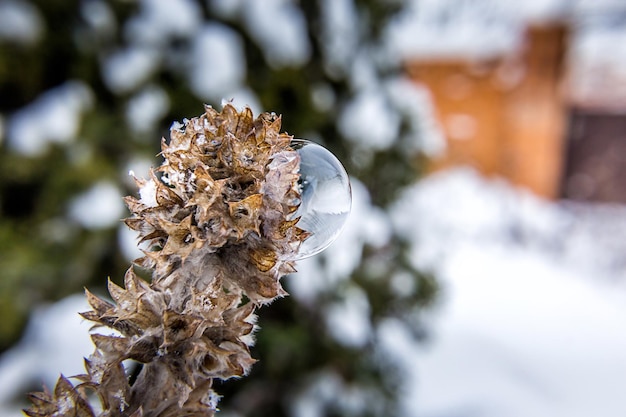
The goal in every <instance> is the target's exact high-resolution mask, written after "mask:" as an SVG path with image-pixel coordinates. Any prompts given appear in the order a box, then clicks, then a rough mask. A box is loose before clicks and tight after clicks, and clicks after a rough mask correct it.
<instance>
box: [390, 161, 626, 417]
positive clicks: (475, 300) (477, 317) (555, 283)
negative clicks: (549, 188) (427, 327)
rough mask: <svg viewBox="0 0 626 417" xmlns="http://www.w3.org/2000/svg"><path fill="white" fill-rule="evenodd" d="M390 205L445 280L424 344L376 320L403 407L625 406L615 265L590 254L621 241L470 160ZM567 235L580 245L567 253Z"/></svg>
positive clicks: (623, 313) (532, 410)
mask: <svg viewBox="0 0 626 417" xmlns="http://www.w3.org/2000/svg"><path fill="white" fill-rule="evenodd" d="M586 210H588V211H589V210H591V211H595V214H594V215H596V216H598V215H599V216H602V215H603V212H602V210H600V211H596V210H595V209H593V208H587V209H586ZM620 213H621V216H622V219H623V218H624V210H621V212H620ZM393 214H394V215H393V216H392V218H393V219H394V222H395V224H396V227H397V229H398V230H402V231H403V233H404V234H405V235H406V236H409V237H412V241H413V253H414V255H415V256H414V262H415V263H416V264H417V265H418V266H420V265H421V266H422V267H427V268H429V269H430V270H432V271H433V272H434V273H435V274H436V276H437V277H438V279H439V280H440V282H441V284H442V287H443V294H442V299H441V301H440V306H439V308H438V309H437V311H436V312H435V313H434V317H433V324H432V326H431V327H432V335H431V339H430V341H429V343H428V344H427V345H426V346H424V345H415V344H414V343H412V342H411V341H410V339H409V337H408V336H407V334H408V329H405V328H403V325H402V324H400V323H397V322H395V323H394V322H390V323H386V324H385V325H384V326H383V327H381V328H379V336H380V337H381V338H382V344H383V345H384V346H386V347H387V349H388V351H389V352H390V353H392V354H394V355H395V356H396V357H398V358H401V359H400V363H401V364H402V366H403V368H404V369H405V370H406V372H407V377H408V378H409V381H411V382H410V383H409V384H408V387H407V392H406V396H405V400H404V407H405V414H404V415H407V416H413V415H415V416H418V415H419V416H425V417H428V416H448V415H450V416H451V415H472V416H481V417H490V416H502V415H506V416H527V415H532V416H555V415H568V416H588V415H602V416H621V415H624V413H625V412H626V400H625V399H624V397H623V395H622V394H621V387H623V386H624V385H625V384H626V307H625V305H626V304H625V303H624V301H625V296H626V293H624V292H623V290H624V288H622V285H619V284H618V283H616V282H615V281H616V280H617V279H619V277H620V276H622V275H623V272H624V268H623V267H620V268H615V264H613V265H611V264H607V263H597V262H595V260H596V259H598V258H597V257H596V253H595V252H603V251H613V253H614V255H616V256H619V254H620V253H623V252H618V253H616V252H617V251H619V250H620V249H621V247H620V246H615V244H613V243H607V241H606V240H604V239H602V236H598V233H597V228H586V227H577V224H578V223H579V222H581V221H585V219H584V218H581V217H580V215H577V214H576V213H573V212H572V211H571V210H568V209H567V208H566V207H563V206H560V205H553V204H549V203H547V202H543V201H540V200H537V199H536V198H534V197H532V196H531V195H529V194H527V193H525V192H523V191H519V190H515V189H512V188H511V187H509V186H507V185H506V184H505V183H503V182H500V181H495V180H492V181H486V180H484V179H481V178H480V177H479V176H478V175H477V174H475V173H474V172H473V171H469V170H468V171H465V170H458V171H452V172H448V173H444V174H438V175H436V176H434V177H432V178H430V179H427V180H425V181H424V182H423V183H421V184H418V185H417V186H416V187H415V188H414V189H412V190H411V191H409V192H408V193H407V194H405V196H404V198H403V200H402V201H401V202H399V203H398V205H397V206H396V208H395V211H394V212H393ZM586 216H589V213H587V214H586ZM416 219H417V220H416ZM604 219H606V217H604ZM617 220H618V219H616V220H614V221H613V223H614V224H616V225H619V224H623V221H622V222H618V221H617ZM604 221H606V220H604ZM608 221H609V222H610V220H608ZM622 227H623V226H622ZM620 229H621V227H620ZM572 239H573V241H578V242H580V241H581V240H586V241H587V244H586V245H585V246H586V251H585V252H578V253H577V255H576V256H573V255H574V253H576V250H575V249H573V248H572V247H570V244H571V243H570V241H572ZM609 242H610V241H609ZM572 246H576V245H572ZM581 258H585V259H581ZM396 342H398V343H396Z"/></svg>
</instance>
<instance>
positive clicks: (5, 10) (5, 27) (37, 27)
mask: <svg viewBox="0 0 626 417" xmlns="http://www.w3.org/2000/svg"><path fill="white" fill-rule="evenodd" d="M43 32H44V26H43V20H42V18H41V16H40V14H39V10H37V8H36V7H34V6H33V5H32V4H30V3H29V2H26V1H23V0H5V1H2V2H0V40H8V41H12V42H15V43H21V44H27V45H28V44H33V43H35V42H37V41H38V40H39V39H40V38H41V36H42V34H43Z"/></svg>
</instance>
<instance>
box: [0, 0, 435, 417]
mask: <svg viewBox="0 0 626 417" xmlns="http://www.w3.org/2000/svg"><path fill="white" fill-rule="evenodd" d="M403 7H405V5H404V3H403V2H401V1H385V0H314V1H306V2H304V1H303V2H298V1H296V0H284V1H283V0H272V1H266V2H265V1H264V2H258V1H254V0H237V1H230V0H209V1H206V2H203V1H200V0H143V1H122V0H118V1H103V0H82V1H77V0H75V1H50V0H37V1H35V0H32V1H30V2H29V1H26V0H11V1H7V2H5V3H4V4H2V5H0V16H1V15H2V14H4V15H5V16H9V15H10V14H11V13H17V15H19V16H21V17H22V23H23V27H22V29H21V32H20V31H19V30H17V29H16V30H14V31H13V32H10V31H8V30H6V31H3V30H0V128H3V129H2V131H3V133H2V131H0V138H2V137H3V141H2V142H1V146H0V274H1V276H0V288H1V291H0V313H2V314H3V317H4V320H3V321H2V322H0V349H5V348H6V347H8V346H9V345H10V344H11V343H12V342H14V341H15V340H16V338H17V337H18V335H19V332H20V329H21V328H22V325H23V323H24V321H25V318H26V316H27V314H28V312H29V310H30V309H31V308H32V307H33V306H34V305H36V304H37V303H40V302H42V301H48V300H56V299H59V298H61V297H63V296H65V295H67V294H70V293H74V292H76V291H80V289H81V287H83V286H88V287H90V288H92V289H93V288H96V289H97V287H102V286H103V285H104V283H105V277H106V276H107V275H109V276H111V277H112V279H113V280H114V281H116V282H118V283H119V282H121V279H122V276H123V271H124V270H125V268H126V267H127V264H128V259H127V258H128V256H129V255H125V254H124V253H123V252H122V251H121V249H120V246H119V245H118V243H117V241H116V239H118V238H120V236H124V235H123V232H122V231H121V230H120V229H121V226H120V223H119V222H118V221H116V216H117V218H120V217H124V216H125V212H123V211H119V209H118V208H117V206H115V204H114V203H113V204H112V205H111V207H107V206H108V204H102V203H100V204H97V206H94V204H96V203H93V201H94V200H93V199H92V200H91V201H92V203H91V206H90V205H89V204H90V203H89V200H88V199H81V198H82V197H85V196H87V195H91V196H92V197H93V196H94V194H93V193H95V192H96V191H98V190H100V191H101V190H102V189H106V190H111V187H109V188H106V187H104V188H103V187H102V184H105V185H106V184H108V185H111V184H113V185H114V186H113V187H112V189H113V191H112V192H111V193H109V194H106V193H105V194H102V193H101V192H100V194H99V195H100V196H101V197H102V195H105V196H113V197H112V198H114V199H115V196H116V193H119V194H120V195H124V194H128V193H131V192H134V190H133V187H129V185H130V183H129V181H128V178H127V176H126V174H127V171H128V169H129V168H132V169H135V170H136V171H137V174H138V175H139V176H141V175H145V174H146V171H143V172H140V170H141V169H145V168H142V167H143V166H145V165H148V166H149V165H150V164H151V165H152V166H156V165H158V164H159V163H160V161H158V160H156V159H155V157H154V155H156V154H157V153H158V152H159V141H158V140H157V139H158V138H159V137H160V136H167V127H168V125H169V124H170V123H171V122H172V121H174V120H181V119H182V118H184V117H191V116H196V115H198V114H200V113H201V112H202V103H203V102H205V103H208V104H211V105H213V106H215V107H219V106H220V102H221V100H222V99H223V98H225V99H231V98H232V99H233V100H234V102H235V104H238V103H240V104H250V105H251V106H252V107H253V109H255V112H258V111H260V110H271V111H274V112H276V113H278V114H282V115H283V130H286V131H288V132H289V133H292V134H296V136H299V137H307V138H309V139H312V140H316V141H319V142H322V143H323V144H325V145H326V146H327V147H328V148H330V149H331V150H332V151H333V152H334V153H335V154H337V155H338V157H339V158H340V159H341V160H342V161H343V162H344V163H345V165H346V169H347V171H348V172H349V173H351V175H352V176H353V178H354V179H355V181H356V182H355V192H357V193H356V195H355V196H356V197H358V198H359V201H358V204H360V205H361V206H364V208H362V209H360V210H361V213H358V214H357V213H355V216H358V217H357V218H356V219H357V220H356V221H358V222H363V224H359V225H358V226H356V227H354V229H359V231H356V232H354V231H353V232H352V235H350V236H351V237H352V240H350V236H348V237H347V238H346V239H344V242H348V245H347V246H345V244H344V246H336V247H335V248H334V249H330V251H329V252H328V253H325V254H323V255H321V256H319V257H317V258H315V259H313V260H309V261H307V262H303V264H302V274H298V275H296V276H294V277H290V279H289V280H288V282H287V283H286V286H287V289H288V290H290V289H291V288H292V289H293V292H294V294H296V296H295V297H288V298H286V299H283V300H280V301H278V302H276V303H274V304H273V305H272V306H270V307H268V308H265V309H263V310H261V317H260V323H259V324H260V326H261V328H262V330H261V331H259V332H258V335H257V337H258V343H257V348H256V349H257V351H256V352H255V354H254V357H256V358H258V359H260V362H259V363H258V364H257V365H255V367H254V368H253V372H252V375H250V377H248V378H246V379H244V380H242V381H228V382H226V383H224V384H223V386H221V387H218V388H217V390H218V392H220V393H223V394H224V399H223V400H222V403H221V408H222V410H224V411H223V413H224V415H231V416H232V415H246V416H269V415H271V416H287V415H298V414H299V413H298V410H300V409H302V407H306V406H307V404H309V403H310V401H311V400H310V399H311V398H314V399H315V401H314V402H315V404H309V405H308V406H309V407H313V408H312V409H313V410H317V413H318V414H314V415H326V416H339V415H342V416H343V415H346V416H347V415H359V416H367V415H372V416H374V415H376V416H386V415H389V416H394V415H397V414H396V411H397V410H396V408H395V404H396V400H397V396H398V395H399V392H400V390H399V389H398V385H399V384H400V382H399V381H401V379H399V378H400V377H399V375H398V374H397V373H396V371H395V370H394V368H393V361H392V360H391V359H389V358H387V357H386V355H385V354H384V352H383V351H382V350H381V348H380V343H378V342H379V340H378V336H377V331H376V329H377V328H378V325H379V324H380V323H383V322H385V321H387V320H390V319H399V320H402V321H404V322H406V323H408V324H409V326H410V328H411V329H414V330H415V335H416V337H419V335H420V334H421V329H422V322H421V314H420V312H421V311H422V308H423V307H424V306H426V305H427V304H428V303H430V302H431V301H432V299H433V297H434V294H435V292H436V283H435V281H434V280H433V278H432V277H430V276H429V275H427V274H423V273H420V272H419V271H416V270H415V269H414V268H413V267H412V266H411V265H412V264H411V262H410V259H408V255H407V251H406V249H405V245H404V242H402V241H401V239H400V238H399V237H398V236H396V235H395V234H394V233H393V232H392V231H391V229H390V226H389V224H388V223H389V221H388V218H387V217H386V214H385V211H384V210H385V208H386V207H387V205H388V204H390V203H391V202H393V201H394V199H395V197H396V196H397V195H398V193H399V192H401V190H402V188H403V186H405V185H407V184H409V183H411V182H412V181H414V180H415V179H416V178H417V177H418V176H419V174H420V164H419V156H420V146H421V145H420V143H421V142H420V141H421V140H422V138H421V131H420V125H419V119H418V117H419V112H418V111H417V110H416V108H415V107H416V105H415V99H414V97H413V96H412V95H411V94H412V91H411V85H410V84H408V82H407V81H405V80H404V78H403V74H402V67H401V62H400V59H399V58H398V57H395V56H393V54H390V53H389V51H388V48H386V47H385V33H386V32H385V31H386V28H387V27H388V24H389V22H391V21H393V19H394V17H395V16H396V15H397V14H398V13H399V12H401V10H402V8H403ZM0 20H1V19H0ZM5 20H6V19H5ZM16 34H17V35H16ZM97 185H100V188H97ZM362 185H364V186H365V187H363V186H362ZM94 187H96V188H94ZM94 190H95V191H94ZM89 192H93V193H92V194H85V193H89ZM96 194H97V193H96ZM118 200H119V199H118ZM83 201H86V202H87V203H85V204H87V206H86V207H88V210H92V219H91V220H89V219H87V220H86V219H84V218H83V217H82V216H80V215H79V214H77V209H76V207H77V205H79V204H81V202H83ZM96 201H97V200H96ZM101 210H102V211H101ZM116 210H117V211H116ZM83 212H84V209H83ZM93 218H99V219H101V221H99V222H94V221H93ZM298 280H307V281H306V282H305V283H304V284H303V283H302V282H297V281H298ZM311 280H314V281H315V283H312V282H311ZM307 285H308V286H309V287H310V288H308V289H307V288H305V287H306V286H307ZM354 309H357V310H358V311H359V312H360V317H362V318H363V319H364V320H365V323H366V325H365V326H361V327H364V328H365V329H366V331H365V332H364V333H363V332H361V334H362V336H359V337H360V338H359V337H357V339H358V340H352V341H350V340H347V339H345V337H343V336H342V334H341V333H342V332H341V329H340V328H336V326H337V324H336V317H337V315H338V314H339V315H341V314H342V312H348V311H353V310H354ZM352 325H354V326H357V323H356V322H355V323H353V324H352ZM357 327H358V326H357ZM59 371H60V372H61V371H63V370H59ZM307 401H308V402H307Z"/></svg>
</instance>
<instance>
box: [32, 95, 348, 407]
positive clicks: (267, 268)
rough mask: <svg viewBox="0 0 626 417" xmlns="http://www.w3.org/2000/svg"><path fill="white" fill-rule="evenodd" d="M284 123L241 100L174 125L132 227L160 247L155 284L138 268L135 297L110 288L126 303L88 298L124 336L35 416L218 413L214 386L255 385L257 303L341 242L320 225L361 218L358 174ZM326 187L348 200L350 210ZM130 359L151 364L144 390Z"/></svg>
mask: <svg viewBox="0 0 626 417" xmlns="http://www.w3.org/2000/svg"><path fill="white" fill-rule="evenodd" d="M280 127H281V118H280V117H278V116H276V115H275V114H274V113H262V114H261V115H260V116H259V117H257V118H253V115H252V111H251V110H250V109H249V108H244V109H243V110H241V111H239V110H237V109H236V108H235V107H233V106H232V105H231V104H226V105H225V106H224V108H223V110H222V111H221V112H218V111H216V110H214V109H213V108H211V107H210V106H207V107H206V108H205V113H204V114H202V115H201V116H199V117H197V118H192V119H191V120H187V119H185V120H184V122H183V123H182V124H180V123H176V124H174V125H173V126H172V129H171V132H170V135H171V140H170V142H169V144H167V143H166V142H165V141H163V142H162V155H163V157H164V162H163V164H162V165H161V166H160V167H159V168H158V169H157V170H156V171H153V172H151V174H150V178H149V179H147V180H145V179H136V183H137V185H138V187H139V196H140V198H139V199H137V198H135V197H126V199H125V201H126V204H127V206H128V208H129V209H130V212H131V216H130V217H129V218H127V219H126V220H125V222H126V224H127V225H128V226H129V227H130V228H131V229H133V230H135V231H137V232H138V233H139V237H140V240H141V242H142V243H143V244H144V245H146V248H147V249H146V250H145V251H144V254H145V256H143V257H142V258H139V259H137V260H135V264H136V265H137V266H139V267H142V268H146V269H148V270H150V271H151V274H152V280H151V282H150V283H148V282H146V281H144V280H143V279H141V278H140V277H139V276H137V274H136V273H135V271H134V268H133V267H131V268H130V269H129V270H128V271H127V273H126V276H125V277H124V288H122V287H120V286H118V285H116V284H114V283H113V282H111V281H109V284H108V289H109V293H110V295H111V298H112V299H113V301H114V303H111V302H108V301H106V300H104V299H102V298H99V297H97V296H95V295H94V294H92V293H91V292H89V291H87V300H88V302H89V304H90V306H91V308H92V310H91V311H87V312H85V313H82V314H81V315H82V316H83V317H84V318H86V319H87V320H90V321H93V322H94V323H96V326H95V327H108V328H111V329H113V330H115V331H116V334H113V335H111V334H107V335H103V334H98V333H94V334H92V336H91V337H92V340H93V342H94V344H95V352H94V353H93V354H92V355H91V356H90V357H89V358H87V359H86V360H85V367H86V373H85V374H83V375H78V376H76V377H74V378H75V379H76V380H77V381H78V383H77V384H76V385H73V384H72V383H71V382H70V381H69V380H68V379H67V378H65V377H63V376H61V378H60V379H59V380H58V382H57V384H56V387H55V388H54V390H53V391H52V392H51V391H49V390H47V389H46V390H45V391H44V392H39V393H33V394H31V395H30V398H31V401H32V404H33V405H32V407H31V408H30V409H28V410H25V412H26V414H27V415H29V416H37V417H40V416H47V417H52V416H66V415H67V416H69V415H72V416H85V417H96V416H100V417H105V416H106V417H118V416H119V417H121V416H132V417H140V416H141V417H148V416H150V417H174V416H213V415H214V414H215V412H216V410H217V403H218V399H219V395H217V394H216V393H215V392H214V391H213V390H212V384H213V380H214V379H216V378H217V379H228V378H233V377H241V376H244V375H246V374H247V373H248V371H249V370H250V367H251V366H252V364H253V363H254V362H255V360H254V359H253V358H252V357H251V355H250V346H251V345H252V344H253V342H254V339H253V337H252V333H253V332H254V330H255V327H256V326H255V318H256V316H255V311H256V309H257V307H259V306H260V305H263V304H267V303H269V302H271V301H272V300H274V299H276V298H277V297H280V296H284V295H285V294H286V292H285V291H284V290H283V289H282V287H281V284H280V282H279V280H280V278H281V277H282V276H283V275H285V274H286V273H289V272H292V271H294V270H295V269H294V262H295V260H296V259H298V258H299V253H300V250H301V249H302V248H301V246H302V245H303V244H304V242H305V241H306V244H308V245H309V246H310V242H314V243H315V244H316V245H319V246H320V247H325V246H327V244H328V242H327V239H326V238H324V239H321V240H320V239H319V238H315V233H317V232H318V231H320V232H321V235H322V236H328V239H331V238H334V237H335V236H336V233H335V232H333V233H327V232H328V231H327V230H325V228H324V227H323V226H322V227H321V228H320V224H321V223H323V220H324V219H325V218H329V219H332V220H331V223H332V228H333V231H336V230H338V228H340V226H341V225H340V223H337V221H336V219H341V218H343V219H345V217H346V216H347V211H349V208H350V207H349V206H350V204H349V201H350V188H349V182H348V180H347V175H346V174H345V171H343V168H342V167H341V165H340V164H339V163H338V161H336V159H334V157H333V156H332V154H330V153H329V152H328V151H326V150H322V149H323V148H321V147H319V146H317V145H313V147H312V148H307V146H306V145H303V142H302V141H301V140H294V139H293V138H292V136H290V135H288V134H286V133H281V132H280ZM307 149H312V151H310V150H307ZM311 158H313V160H311ZM315 158H318V159H315ZM320 167H321V168H320ZM320 169H321V170H322V171H320ZM329 170H336V172H334V173H330V172H329ZM318 174H319V175H318ZM337 179H339V182H337ZM322 182H324V184H322ZM328 184H331V186H330V187H329V186H328ZM337 185H338V186H339V189H341V190H342V192H343V195H338V194H337V193H336V192H333V190H334V191H336V190H337V188H334V187H336V186H337ZM321 191H324V192H325V193H326V192H329V193H330V195H331V197H332V199H333V201H342V202H343V203H342V204H343V205H342V206H340V207H339V210H338V211H337V210H334V208H336V206H335V207H328V201H327V200H326V201H324V198H323V197H320V192H321ZM340 193H341V192H340ZM320 201H321V203H319V202H320ZM346 201H347V205H346ZM316 204H318V205H317V206H316ZM303 207H306V210H304V211H303V210H301V208H303ZM324 216H325V217H324ZM337 216H339V217H337ZM309 238H310V240H309ZM306 252H307V254H308V253H315V252H316V250H315V248H308V249H307V251H306ZM129 359H130V360H134V361H136V362H139V363H141V364H142V368H141V371H140V373H139V375H138V376H137V378H136V379H135V380H134V381H132V382H131V381H130V380H129V377H128V375H127V374H126V371H125V369H124V365H123V362H124V361H126V360H129ZM90 392H95V393H96V394H97V396H98V398H99V399H100V402H101V405H100V406H99V408H98V409H99V410H100V411H95V410H96V408H95V407H93V406H92V404H90V401H89V393H90Z"/></svg>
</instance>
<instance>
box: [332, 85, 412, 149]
mask: <svg viewBox="0 0 626 417" xmlns="http://www.w3.org/2000/svg"><path fill="white" fill-rule="evenodd" d="M399 130H400V117H399V115H398V114H397V112H396V111H395V109H393V108H390V107H389V105H388V103H387V102H386V100H385V96H384V95H382V94H381V93H380V92H379V91H378V90H377V89H375V88H370V89H367V90H364V91H362V92H360V93H358V94H357V95H356V96H355V97H354V98H353V99H352V100H351V101H350V102H349V103H348V104H347V105H346V106H345V107H344V109H343V111H342V112H341V114H340V116H339V131H340V132H341V134H342V135H343V136H344V137H346V138H347V139H348V140H349V141H350V142H352V143H353V144H354V145H356V146H361V147H366V148H368V149H375V150H384V149H388V148H389V147H391V146H392V145H393V143H394V142H395V139H396V138H397V136H398V131H399Z"/></svg>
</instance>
